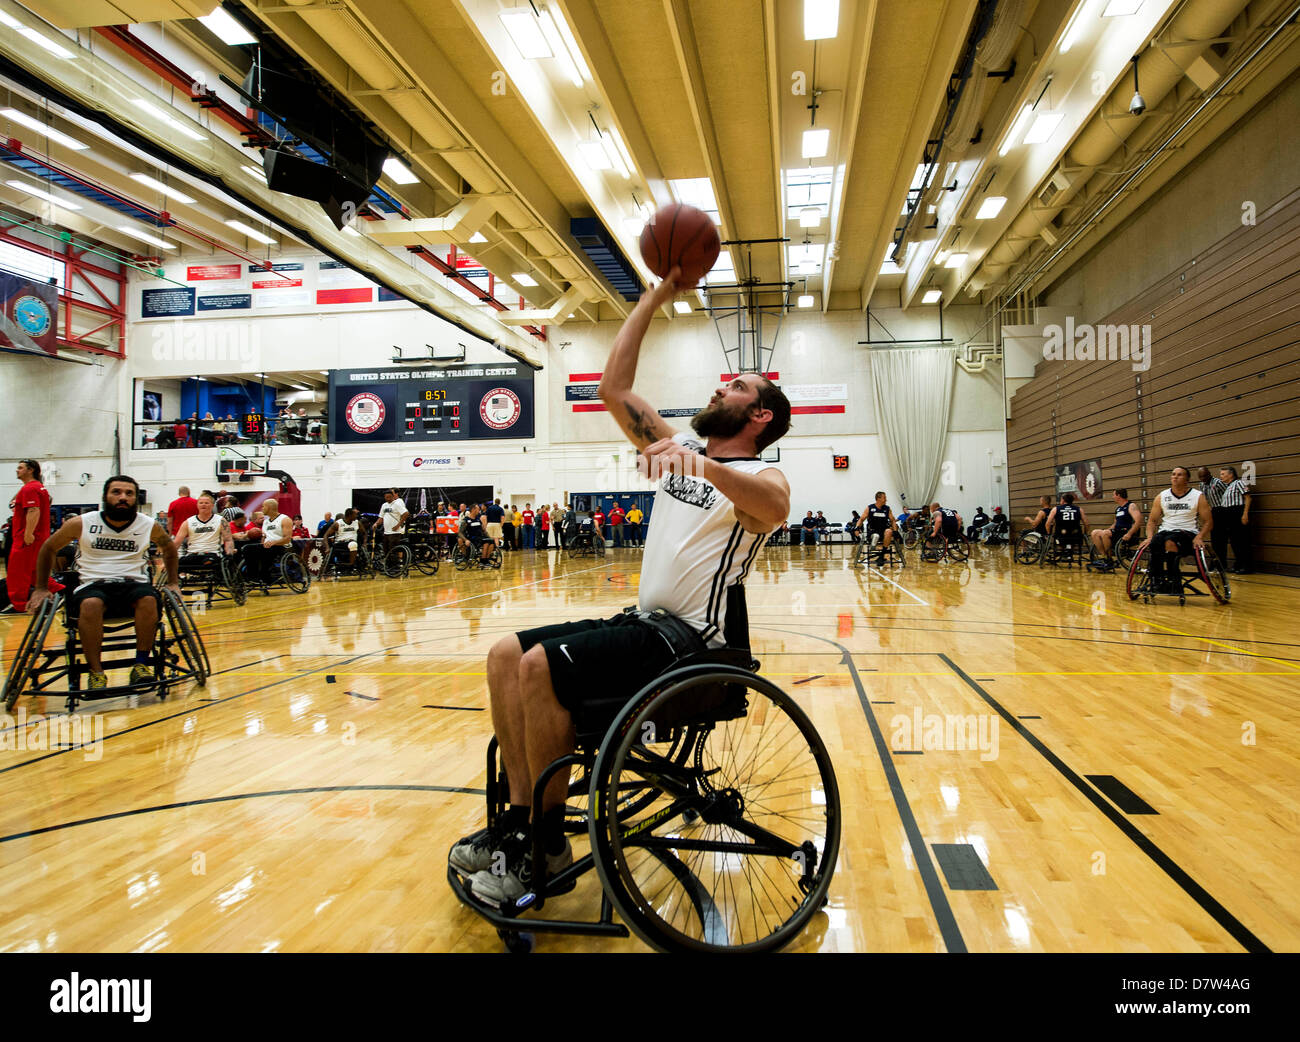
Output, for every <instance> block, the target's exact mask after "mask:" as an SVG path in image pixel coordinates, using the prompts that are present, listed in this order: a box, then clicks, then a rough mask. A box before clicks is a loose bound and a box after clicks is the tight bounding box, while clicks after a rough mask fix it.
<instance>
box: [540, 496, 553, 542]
mask: <svg viewBox="0 0 1300 1042" xmlns="http://www.w3.org/2000/svg"><path fill="white" fill-rule="evenodd" d="M537 525H538V527H539V528H540V529H541V539H540V540H539V542H538V545H539V546H540V547H541V548H542V549H543V550H547V549H550V545H551V508H550V506H549V505H548V504H546V503H543V504H542V507H541V509H540V510H539V511H538V512H537Z"/></svg>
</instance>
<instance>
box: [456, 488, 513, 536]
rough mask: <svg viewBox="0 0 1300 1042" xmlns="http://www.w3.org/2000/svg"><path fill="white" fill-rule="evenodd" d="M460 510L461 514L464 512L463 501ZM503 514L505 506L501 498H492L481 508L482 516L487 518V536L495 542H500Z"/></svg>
mask: <svg viewBox="0 0 1300 1042" xmlns="http://www.w3.org/2000/svg"><path fill="white" fill-rule="evenodd" d="M460 512H461V513H462V514H463V513H464V512H465V504H464V503H462V504H461V505H460ZM505 514H506V511H505V507H503V506H502V505H501V500H499V499H494V500H493V501H492V502H491V503H489V504H488V505H487V506H486V507H484V508H483V510H482V515H483V517H485V518H487V534H488V538H489V539H492V540H494V541H495V542H497V543H500V542H501V538H502V529H501V519H502V518H504V517H505Z"/></svg>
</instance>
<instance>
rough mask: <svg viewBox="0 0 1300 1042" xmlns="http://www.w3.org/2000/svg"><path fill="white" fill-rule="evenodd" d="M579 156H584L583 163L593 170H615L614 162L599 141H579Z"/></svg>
mask: <svg viewBox="0 0 1300 1042" xmlns="http://www.w3.org/2000/svg"><path fill="white" fill-rule="evenodd" d="M578 155H580V156H582V161H583V162H584V163H586V164H587V166H588V167H590V168H591V169H592V170H612V169H614V161H613V160H612V159H610V158H609V153H608V152H607V151H605V146H604V145H602V144H601V143H600V142H599V141H579V142H578Z"/></svg>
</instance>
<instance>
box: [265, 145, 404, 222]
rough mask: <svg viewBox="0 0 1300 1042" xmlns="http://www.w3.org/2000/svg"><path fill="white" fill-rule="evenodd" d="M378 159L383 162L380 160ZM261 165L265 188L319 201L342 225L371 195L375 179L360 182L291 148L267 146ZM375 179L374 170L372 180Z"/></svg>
mask: <svg viewBox="0 0 1300 1042" xmlns="http://www.w3.org/2000/svg"><path fill="white" fill-rule="evenodd" d="M380 162H381V165H382V160H381V161H380ZM262 165H263V167H264V168H265V170H266V184H267V187H268V188H270V189H271V190H272V191H276V192H283V193H284V194H285V195H293V196H297V197H298V198H299V199H311V200H312V201H314V202H317V203H320V205H321V207H322V209H324V211H325V213H326V214H327V215H328V216H329V219H330V220H331V221H333V222H334V227H336V228H342V227H343V225H344V224H345V223H346V222H347V220H349V219H351V217H353V216H355V214H356V212H357V210H359V209H360V208H361V205H362V204H363V203H364V202H365V201H366V200H367V199H368V198H370V190H371V189H372V188H373V187H374V184H375V182H374V181H371V182H370V184H368V185H365V184H362V183H361V182H360V181H357V180H354V179H353V178H351V177H348V176H347V175H346V174H343V173H341V172H339V171H338V170H335V169H334V168H333V167H328V166H323V165H322V164H320V163H313V162H312V161H311V160H310V159H304V158H303V157H302V156H297V155H294V154H293V153H292V152H285V151H280V150H274V149H267V151H266V153H265V155H264V156H263V159H262ZM367 173H369V172H368V171H367ZM378 179H379V177H378V174H376V176H375V180H376V181H377V180H378ZM347 204H350V206H348V210H349V213H348V214H347V218H346V219H345V217H344V212H343V211H344V207H345V205H347Z"/></svg>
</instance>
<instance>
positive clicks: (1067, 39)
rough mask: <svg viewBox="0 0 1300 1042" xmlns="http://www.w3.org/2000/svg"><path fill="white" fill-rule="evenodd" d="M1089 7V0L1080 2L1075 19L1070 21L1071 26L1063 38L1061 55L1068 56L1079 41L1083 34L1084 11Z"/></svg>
mask: <svg viewBox="0 0 1300 1042" xmlns="http://www.w3.org/2000/svg"><path fill="white" fill-rule="evenodd" d="M1087 6H1088V0H1080V2H1079V6H1078V7H1077V8H1075V11H1074V17H1073V18H1071V19H1070V24H1069V25H1067V26H1066V27H1065V32H1064V34H1062V36H1061V53H1062V54H1068V53H1069V51H1070V48H1071V47H1073V46H1074V45H1075V43H1076V42H1077V41H1078V39H1079V36H1080V35H1081V34H1082V32H1083V21H1084V19H1083V9H1084V8H1085V7H1087Z"/></svg>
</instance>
